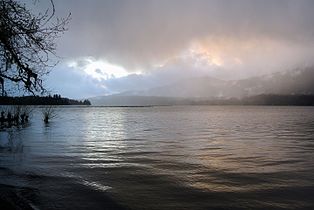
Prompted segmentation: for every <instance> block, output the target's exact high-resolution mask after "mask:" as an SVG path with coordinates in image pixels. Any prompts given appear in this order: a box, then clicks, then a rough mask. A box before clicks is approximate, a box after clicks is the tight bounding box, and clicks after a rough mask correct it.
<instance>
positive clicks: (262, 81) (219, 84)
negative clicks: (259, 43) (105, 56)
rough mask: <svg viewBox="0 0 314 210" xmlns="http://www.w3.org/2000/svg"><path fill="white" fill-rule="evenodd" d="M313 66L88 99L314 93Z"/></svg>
mask: <svg viewBox="0 0 314 210" xmlns="http://www.w3.org/2000/svg"><path fill="white" fill-rule="evenodd" d="M313 81H314V68H307V69H303V70H294V71H287V72H281V73H275V74H271V75H265V76H261V77H252V78H248V79H243V80H236V81H224V80H219V79H215V78H210V77H206V78H192V79H189V80H183V81H179V82H176V83H174V84H171V85H167V86H161V87H155V88H151V89H148V90H145V91H137V92H132V91H129V92H124V93H120V94H116V95H111V96H100V97H95V98H91V99H90V100H91V102H92V104H93V105H108V106H121V105H125V106H137V105H139V106H147V105H172V104H191V103H199V101H206V100H218V99H219V100H220V99H223V100H225V99H230V98H238V99H240V98H244V97H250V96H255V95H261V94H277V95H296V94H299V95H311V94H314V83H313Z"/></svg>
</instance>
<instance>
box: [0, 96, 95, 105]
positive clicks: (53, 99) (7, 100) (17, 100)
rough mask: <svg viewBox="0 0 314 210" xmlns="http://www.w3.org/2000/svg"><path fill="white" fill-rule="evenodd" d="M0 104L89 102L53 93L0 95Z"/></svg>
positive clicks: (78, 103) (77, 103)
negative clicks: (16, 95)
mask: <svg viewBox="0 0 314 210" xmlns="http://www.w3.org/2000/svg"><path fill="white" fill-rule="evenodd" d="M0 105H91V103H90V101H89V100H87V99H86V100H80V101H79V100H74V99H69V98H63V97H61V95H58V94H55V95H53V96H51V95H49V96H22V97H9V96H0Z"/></svg>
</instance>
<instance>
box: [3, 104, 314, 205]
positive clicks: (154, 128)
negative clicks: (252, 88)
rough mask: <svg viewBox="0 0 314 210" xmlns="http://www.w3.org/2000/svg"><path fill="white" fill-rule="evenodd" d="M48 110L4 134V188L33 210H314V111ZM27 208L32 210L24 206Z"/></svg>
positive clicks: (260, 108)
mask: <svg viewBox="0 0 314 210" xmlns="http://www.w3.org/2000/svg"><path fill="white" fill-rule="evenodd" d="M56 112H57V114H58V116H57V117H56V118H54V119H52V120H51V122H50V123H49V124H47V125H45V124H44V123H43V121H42V120H41V117H42V116H41V112H40V110H39V108H36V109H34V111H33V113H32V118H31V122H30V123H29V124H28V125H26V126H24V127H23V128H18V129H17V128H14V129H13V128H12V129H9V130H7V131H5V132H4V131H2V132H0V191H2V192H1V196H2V197H3V199H4V200H8V202H11V203H17V204H16V205H19V206H22V207H23V205H24V207H25V208H30V209H87V208H88V209H152V210H154V209H195V210H197V209H313V208H314V199H313V195H314V107H272V106H160V107H159V106H156V107H76V106H69V107H58V108H56ZM24 207H23V208H24Z"/></svg>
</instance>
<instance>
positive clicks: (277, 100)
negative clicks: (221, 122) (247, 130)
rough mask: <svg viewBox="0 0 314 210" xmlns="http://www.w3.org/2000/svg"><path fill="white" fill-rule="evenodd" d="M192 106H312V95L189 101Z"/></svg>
mask: <svg viewBox="0 0 314 210" xmlns="http://www.w3.org/2000/svg"><path fill="white" fill-rule="evenodd" d="M190 104H193V105H270V106H314V95H277V94H261V95H256V96H248V97H244V98H242V99H238V98H230V99H211V100H200V101H191V102H190Z"/></svg>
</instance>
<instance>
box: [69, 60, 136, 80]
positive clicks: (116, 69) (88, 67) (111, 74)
mask: <svg viewBox="0 0 314 210" xmlns="http://www.w3.org/2000/svg"><path fill="white" fill-rule="evenodd" d="M68 66H69V67H72V68H77V69H80V70H82V71H84V72H85V73H86V74H87V75H89V76H91V77H92V78H95V79H97V80H108V79H112V78H120V77H124V76H127V75H129V74H130V73H129V72H127V71H126V70H125V69H124V68H123V67H120V66H117V65H113V64H110V63H108V62H106V61H103V60H95V59H92V58H85V59H82V60H79V61H71V62H69V64H68Z"/></svg>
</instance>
